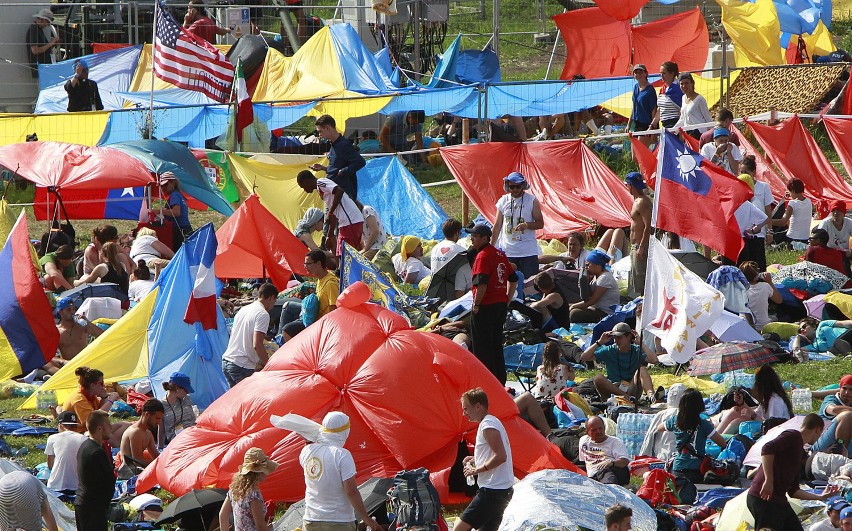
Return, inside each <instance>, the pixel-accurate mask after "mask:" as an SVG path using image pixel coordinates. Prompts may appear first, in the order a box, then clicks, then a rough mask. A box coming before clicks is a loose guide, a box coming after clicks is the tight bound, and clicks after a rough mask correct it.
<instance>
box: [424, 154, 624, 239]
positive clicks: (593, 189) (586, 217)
mask: <svg viewBox="0 0 852 531" xmlns="http://www.w3.org/2000/svg"><path fill="white" fill-rule="evenodd" d="M441 156H442V157H444V161H445V162H446V163H447V166H448V167H449V168H450V172H452V174H453V176H454V177H455V178H456V180H457V181H458V182H459V184H460V185H461V187H462V189H463V190H464V192H465V193H466V194H467V196H468V197H469V198H470V200H471V201H472V202H473V204H474V205H476V208H477V209H479V211H480V212H481V213H482V215H483V216H485V217H486V219H488V220H489V221H491V222H493V221H494V218H495V216H496V213H497V212H496V206H495V205H496V203H497V200H498V199H499V198H500V196H502V195H503V194H505V193H506V192H505V191H504V190H503V177H505V176H506V175H508V174H509V173H511V172H513V171H519V172H521V173H522V174H523V175H524V176H525V177H526V179H527V181H528V182H529V183H530V193H532V194H533V195H534V196H535V197H537V198H538V200H539V202H540V203H541V210H542V214H543V215H544V228H543V229H541V230H539V231H538V232H537V233H536V236H537V237H539V238H560V237H563V236H566V235H568V234H569V233H571V232H574V231H577V230H583V229H586V228H588V227H589V226H590V225H591V223H590V222H591V221H592V220H594V221H597V222H598V223H600V224H601V225H603V226H606V227H625V226H627V225H630V208H631V205H632V204H633V198H632V197H631V196H630V193H629V192H628V191H627V188H626V187H625V186H624V182H623V181H622V180H621V179H619V178H618V177H617V176H616V175H615V174H614V173H613V172H612V170H610V169H609V168H608V167H607V165H606V164H604V163H603V162H601V160H600V159H599V158H598V157H597V156H596V155H595V154H594V153H593V152H592V150H591V149H589V148H588V147H586V145H585V144H584V143H583V141H582V140H564V141H553V142H536V143H530V144H521V143H506V142H489V143H485V144H467V145H460V146H452V147H446V148H441Z"/></svg>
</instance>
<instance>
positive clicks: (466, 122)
mask: <svg viewBox="0 0 852 531" xmlns="http://www.w3.org/2000/svg"><path fill="white" fill-rule="evenodd" d="M462 144H470V118H462ZM469 218H470V199H468V197H467V194H466V193H465V192H464V188H462V225H465V226H466V225H467V223H468V219H469Z"/></svg>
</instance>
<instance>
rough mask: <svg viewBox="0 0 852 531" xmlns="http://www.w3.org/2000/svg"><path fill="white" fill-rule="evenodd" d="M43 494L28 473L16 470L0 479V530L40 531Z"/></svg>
mask: <svg viewBox="0 0 852 531" xmlns="http://www.w3.org/2000/svg"><path fill="white" fill-rule="evenodd" d="M45 496H46V495H45V492H44V489H42V487H41V483H40V482H39V480H37V479H36V478H35V476H33V475H32V474H30V473H29V472H24V471H23V470H16V471H15V472H10V473H8V474H6V475H5V476H3V477H2V478H0V530H3V531H6V530H7V529H8V530H14V529H26V530H31V529H42V522H41V508H42V506H43V505H44V503H45Z"/></svg>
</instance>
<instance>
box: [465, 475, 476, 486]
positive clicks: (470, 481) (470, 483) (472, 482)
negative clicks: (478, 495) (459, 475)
mask: <svg viewBox="0 0 852 531" xmlns="http://www.w3.org/2000/svg"><path fill="white" fill-rule="evenodd" d="M464 479H465V481H467V484H468V486H471V487H472V486H474V485H476V478H474V477H473V476H465V477H464Z"/></svg>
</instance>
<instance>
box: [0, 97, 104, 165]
mask: <svg viewBox="0 0 852 531" xmlns="http://www.w3.org/2000/svg"><path fill="white" fill-rule="evenodd" d="M109 114H110V113H109V112H107V111H95V112H75V113H69V114H0V146H6V145H9V144H17V143H18V142H25V141H26V139H27V135H31V134H33V133H36V134H38V139H39V140H53V141H56V142H69V143H71V144H83V145H84V146H94V145H97V143H98V141H99V140H100V139H101V136H103V134H104V128H105V127H106V124H107V120H109ZM11 169H14V168H11Z"/></svg>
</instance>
